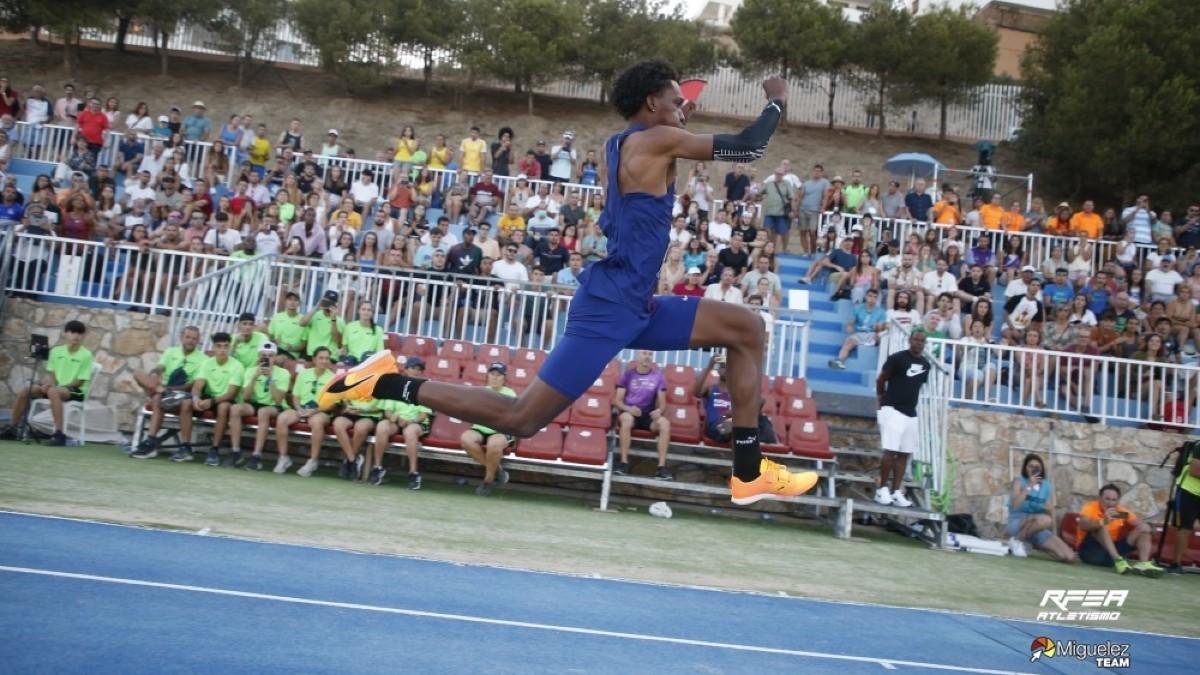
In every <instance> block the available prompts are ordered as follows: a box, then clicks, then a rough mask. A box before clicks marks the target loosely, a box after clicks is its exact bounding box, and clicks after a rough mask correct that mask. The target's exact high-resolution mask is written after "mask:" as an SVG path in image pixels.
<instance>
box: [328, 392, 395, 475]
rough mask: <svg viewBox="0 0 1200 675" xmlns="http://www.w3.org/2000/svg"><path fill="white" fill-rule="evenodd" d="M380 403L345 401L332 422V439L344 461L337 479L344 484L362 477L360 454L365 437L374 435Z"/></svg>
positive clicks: (381, 415)
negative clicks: (341, 479) (344, 457)
mask: <svg viewBox="0 0 1200 675" xmlns="http://www.w3.org/2000/svg"><path fill="white" fill-rule="evenodd" d="M383 404H384V402H383V401H377V400H375V399H367V400H366V401H349V402H347V403H346V404H345V405H344V406H343V407H342V411H341V412H340V413H338V414H337V415H336V416H334V418H333V435H334V436H335V437H336V438H337V442H338V447H340V448H341V449H342V454H344V455H345V456H346V459H344V460H342V470H341V471H340V472H339V474H338V475H339V476H340V477H341V478H344V479H346V480H350V481H354V480H358V479H359V477H360V476H362V468H363V465H364V464H366V463H367V457H366V455H365V454H364V453H363V452H362V449H363V446H364V445H366V442H367V436H370V435H371V433H372V432H373V431H375V425H376V424H378V423H379V420H380V419H382V418H383Z"/></svg>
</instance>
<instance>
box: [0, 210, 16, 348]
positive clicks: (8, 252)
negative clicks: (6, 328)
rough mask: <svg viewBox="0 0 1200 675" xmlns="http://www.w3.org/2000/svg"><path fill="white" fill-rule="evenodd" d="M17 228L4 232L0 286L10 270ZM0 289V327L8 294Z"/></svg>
mask: <svg viewBox="0 0 1200 675" xmlns="http://www.w3.org/2000/svg"><path fill="white" fill-rule="evenodd" d="M16 233H17V228H15V227H9V228H7V229H6V230H5V231H4V243H3V244H0V285H5V282H6V281H7V279H8V275H9V274H10V272H11V269H12V262H13V243H14V242H15V241H16ZM4 290H5V289H3V288H0V326H2V325H4V311H5V310H6V309H8V293H5V292H4Z"/></svg>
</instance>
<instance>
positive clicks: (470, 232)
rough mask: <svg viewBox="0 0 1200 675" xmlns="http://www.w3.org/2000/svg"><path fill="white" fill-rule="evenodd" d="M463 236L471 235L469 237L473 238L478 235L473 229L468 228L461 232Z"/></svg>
mask: <svg viewBox="0 0 1200 675" xmlns="http://www.w3.org/2000/svg"><path fill="white" fill-rule="evenodd" d="M463 234H464V235H467V234H469V235H471V236H475V235H476V234H479V233H478V232H476V231H475V228H473V227H468V228H467V229H465V230H463Z"/></svg>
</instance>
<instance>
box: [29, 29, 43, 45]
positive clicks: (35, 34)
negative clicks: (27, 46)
mask: <svg viewBox="0 0 1200 675" xmlns="http://www.w3.org/2000/svg"><path fill="white" fill-rule="evenodd" d="M29 37H30V39H32V40H33V44H35V45H37V46H38V47H41V46H42V27H41V26H34V27H33V30H32V31H30V32H29Z"/></svg>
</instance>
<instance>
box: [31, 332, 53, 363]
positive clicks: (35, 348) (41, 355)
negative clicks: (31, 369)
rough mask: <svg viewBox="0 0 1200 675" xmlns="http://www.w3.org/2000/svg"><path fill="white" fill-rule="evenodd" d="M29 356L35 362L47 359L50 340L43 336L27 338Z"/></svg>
mask: <svg viewBox="0 0 1200 675" xmlns="http://www.w3.org/2000/svg"><path fill="white" fill-rule="evenodd" d="M29 356H30V357H31V358H33V359H34V360H37V361H45V360H46V359H49V358H50V338H48V337H46V336H45V335H31V336H30V337H29Z"/></svg>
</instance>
